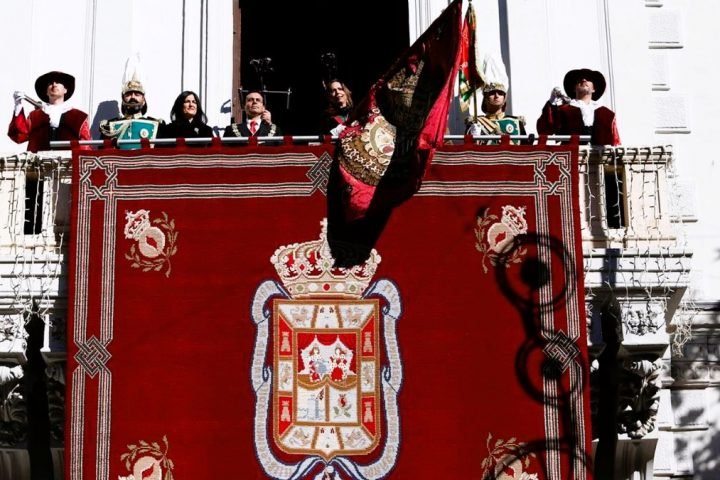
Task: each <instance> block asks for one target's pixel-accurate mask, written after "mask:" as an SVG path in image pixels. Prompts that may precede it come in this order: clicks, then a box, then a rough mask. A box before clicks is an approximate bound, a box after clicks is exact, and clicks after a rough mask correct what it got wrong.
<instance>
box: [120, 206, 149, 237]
mask: <svg viewBox="0 0 720 480" xmlns="http://www.w3.org/2000/svg"><path fill="white" fill-rule="evenodd" d="M148 228H150V212H149V211H148V210H138V211H137V212H129V211H125V238H132V239H134V240H137V239H138V238H140V236H141V235H142V234H143V233H145V230H147V229H148Z"/></svg>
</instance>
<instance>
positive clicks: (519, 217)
mask: <svg viewBox="0 0 720 480" xmlns="http://www.w3.org/2000/svg"><path fill="white" fill-rule="evenodd" d="M500 221H501V222H502V223H504V224H505V226H506V227H508V229H509V230H510V231H511V232H512V233H513V235H519V234H521V233H526V232H527V229H528V224H527V220H525V207H520V208H517V207H513V206H512V205H505V206H504V207H503V214H502V219H501V220H500Z"/></svg>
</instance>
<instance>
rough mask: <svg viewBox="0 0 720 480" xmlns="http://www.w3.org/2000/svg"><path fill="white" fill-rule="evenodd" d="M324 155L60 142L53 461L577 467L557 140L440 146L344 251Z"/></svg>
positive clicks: (444, 470)
mask: <svg viewBox="0 0 720 480" xmlns="http://www.w3.org/2000/svg"><path fill="white" fill-rule="evenodd" d="M332 156H333V152H332V147H331V146H330V145H324V146H318V147H297V146H296V147H289V146H288V147H273V146H268V147H240V148H222V147H213V148H208V149H202V150H201V149H155V150H149V149H145V150H139V151H132V152H120V151H116V150H108V151H96V152H75V156H74V165H73V176H74V178H73V180H74V199H73V214H74V215H73V225H72V239H73V243H72V247H71V252H72V253H71V256H72V258H71V262H70V276H71V286H70V287H71V298H72V303H71V315H70V316H71V319H70V323H69V325H70V329H69V333H68V343H69V346H68V349H69V350H68V352H69V355H68V356H69V365H68V377H69V382H68V392H67V400H68V411H69V415H68V421H67V422H68V423H67V429H66V435H67V443H66V468H67V478H69V479H70V480H83V479H103V480H106V479H112V480H116V479H133V480H141V479H153V480H155V479H162V480H169V479H172V478H177V479H182V478H185V479H187V478H200V479H205V478H208V479H209V478H237V479H251V478H258V479H264V478H276V479H283V480H288V479H333V480H339V479H342V480H350V479H355V480H357V479H380V478H399V479H453V478H478V479H495V478H497V479H521V478H522V479H535V478H537V479H552V480H556V479H566V478H573V479H586V478H589V473H588V469H589V465H588V456H587V452H588V451H589V450H588V447H589V437H590V435H589V422H588V421H587V419H588V405H589V404H588V395H587V382H586V381H587V373H588V365H587V354H586V332H585V316H584V307H583V290H582V285H583V283H582V269H581V264H580V260H581V249H580V239H579V226H578V218H579V212H578V176H577V155H576V151H575V150H574V149H573V148H571V147H568V146H557V147H549V146H535V147H529V146H495V147H487V146H486V147H479V146H474V145H461V146H446V147H444V148H442V149H440V150H439V151H438V152H437V153H436V155H435V160H434V162H433V164H432V166H431V168H430V169H429V171H428V174H427V176H426V178H425V180H424V182H423V185H422V188H421V189H420V191H419V192H418V193H417V194H416V195H415V197H413V198H412V199H411V200H410V201H408V202H406V203H405V204H403V205H402V206H400V207H398V208H397V209H395V210H394V211H393V212H392V214H391V215H390V216H389V218H386V219H384V220H383V222H380V224H377V225H375V226H374V228H376V229H377V231H376V232H375V233H376V234H375V235H365V234H364V233H363V232H361V231H358V232H356V233H357V238H358V239H361V237H363V235H365V237H367V238H370V239H376V241H372V242H370V243H371V244H369V245H368V248H369V249H368V251H367V252H366V253H367V254H366V255H364V256H363V257H364V258H362V259H361V260H360V261H354V262H348V261H347V260H348V258H347V255H344V254H343V250H342V246H343V244H342V242H341V243H340V244H339V247H338V246H337V245H333V242H334V241H333V240H332V239H331V241H330V242H329V241H328V232H330V234H332V232H333V229H337V228H338V227H337V225H333V217H332V216H331V217H330V224H329V225H328V221H327V220H326V218H327V217H328V205H327V198H326V188H327V179H328V175H329V173H328V172H329V168H330V164H331V163H332ZM331 207H332V205H331ZM330 210H332V208H331V209H330ZM365 227H367V228H371V227H372V226H371V225H370V224H369V223H368V224H366V225H365V226H364V228H365ZM345 233H346V235H345V240H348V238H349V240H350V243H351V244H352V240H353V239H352V238H350V237H352V235H349V236H348V235H347V233H348V232H345ZM351 233H352V232H351ZM365 233H367V232H365ZM367 238H365V240H366V239H367ZM365 240H363V241H365ZM342 256H345V257H346V258H345V260H346V261H345V262H344V264H343V265H339V264H338V263H340V262H336V261H335V259H334V257H342Z"/></svg>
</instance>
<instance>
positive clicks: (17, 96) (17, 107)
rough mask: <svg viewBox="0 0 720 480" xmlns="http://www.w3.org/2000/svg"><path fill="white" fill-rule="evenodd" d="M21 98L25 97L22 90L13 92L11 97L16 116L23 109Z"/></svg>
mask: <svg viewBox="0 0 720 480" xmlns="http://www.w3.org/2000/svg"><path fill="white" fill-rule="evenodd" d="M23 98H25V94H24V93H23V92H20V91H15V92H13V99H14V100H15V115H16V116H17V114H18V113H20V111H21V110H22V109H23V106H22V101H23Z"/></svg>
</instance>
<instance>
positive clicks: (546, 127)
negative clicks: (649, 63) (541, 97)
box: [537, 68, 620, 145]
mask: <svg viewBox="0 0 720 480" xmlns="http://www.w3.org/2000/svg"><path fill="white" fill-rule="evenodd" d="M563 86H564V87H565V92H566V93H567V96H565V95H563V94H562V92H561V91H560V89H559V88H557V87H556V88H555V89H553V91H552V94H551V95H550V100H548V101H547V103H545V106H544V107H543V110H542V115H541V116H540V118H539V119H538V121H537V130H538V133H540V134H548V135H553V134H556V135H575V134H577V135H590V136H591V138H592V140H591V143H592V144H593V145H620V134H619V133H618V128H617V123H616V121H615V112H613V111H612V110H610V109H609V108H607V107H604V106H602V105H600V104H599V103H598V100H599V99H600V97H602V94H603V93H604V92H605V77H603V75H602V73H600V72H596V71H594V70H589V69H587V68H581V69H578V70H571V71H569V72H568V73H567V74H566V75H565V79H564V80H563Z"/></svg>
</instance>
